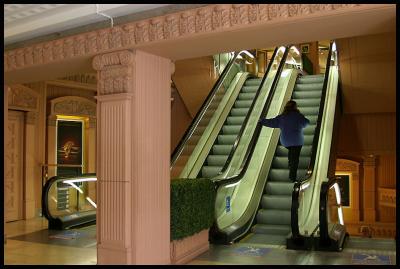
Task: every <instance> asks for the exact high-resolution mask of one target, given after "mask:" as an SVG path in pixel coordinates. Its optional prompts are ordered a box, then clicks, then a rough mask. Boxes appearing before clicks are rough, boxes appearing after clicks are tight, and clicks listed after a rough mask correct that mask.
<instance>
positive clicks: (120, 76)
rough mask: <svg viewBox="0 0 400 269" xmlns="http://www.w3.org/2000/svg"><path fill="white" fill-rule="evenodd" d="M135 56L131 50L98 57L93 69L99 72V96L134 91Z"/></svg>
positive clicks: (94, 61)
mask: <svg viewBox="0 0 400 269" xmlns="http://www.w3.org/2000/svg"><path fill="white" fill-rule="evenodd" d="M134 57H135V54H134V53H133V52H132V51H129V50H123V51H117V52H112V53H106V54H101V55H97V56H96V57H94V59H93V68H94V69H95V70H97V71H98V76H97V77H98V81H97V94H98V95H105V94H116V93H127V92H131V91H132V89H133V71H134V70H133V69H134V64H133V62H134Z"/></svg>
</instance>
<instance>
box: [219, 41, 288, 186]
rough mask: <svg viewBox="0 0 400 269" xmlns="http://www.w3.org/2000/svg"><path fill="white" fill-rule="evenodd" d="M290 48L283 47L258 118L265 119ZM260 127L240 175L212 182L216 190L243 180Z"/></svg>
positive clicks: (247, 152)
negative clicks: (282, 52) (283, 50)
mask: <svg viewBox="0 0 400 269" xmlns="http://www.w3.org/2000/svg"><path fill="white" fill-rule="evenodd" d="M290 47H291V46H286V47H285V52H284V54H283V57H282V59H281V62H280V63H279V67H278V69H277V72H276V74H275V78H274V80H273V82H272V85H271V90H270V91H269V93H268V97H267V100H266V102H265V105H264V108H263V110H262V112H261V115H260V118H262V117H264V118H265V117H266V116H267V113H268V111H269V108H270V106H271V103H272V98H273V96H274V94H275V90H276V88H277V85H278V81H279V78H280V76H281V73H282V70H283V67H284V65H285V62H286V58H287V56H288V54H289V49H290ZM262 127H263V126H262V125H261V124H257V127H256V129H255V130H254V133H253V136H252V138H251V140H250V143H249V146H248V147H247V150H246V155H245V157H244V159H243V161H242V166H243V168H242V169H241V171H240V173H239V174H238V175H235V176H232V177H229V178H224V179H220V180H218V181H214V183H215V185H216V189H218V188H220V187H221V186H223V185H228V184H235V183H237V182H239V181H240V180H241V179H242V178H243V176H244V175H245V174H246V171H247V168H248V166H249V164H250V160H251V156H252V155H253V153H254V149H255V147H256V144H257V143H256V142H257V141H258V138H259V136H260V133H261V128H262Z"/></svg>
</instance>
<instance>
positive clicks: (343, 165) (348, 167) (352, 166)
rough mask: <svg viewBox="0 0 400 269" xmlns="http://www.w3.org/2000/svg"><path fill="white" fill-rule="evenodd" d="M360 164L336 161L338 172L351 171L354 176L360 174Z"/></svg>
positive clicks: (344, 160) (345, 160) (342, 160)
mask: <svg viewBox="0 0 400 269" xmlns="http://www.w3.org/2000/svg"><path fill="white" fill-rule="evenodd" d="M359 166H360V164H359V163H358V162H355V161H351V160H347V159H337V160H336V171H343V172H344V171H349V172H352V173H353V176H354V175H355V174H356V175H358V174H359Z"/></svg>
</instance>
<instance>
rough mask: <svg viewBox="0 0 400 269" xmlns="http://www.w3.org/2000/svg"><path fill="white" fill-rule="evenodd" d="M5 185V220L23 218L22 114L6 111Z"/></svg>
mask: <svg viewBox="0 0 400 269" xmlns="http://www.w3.org/2000/svg"><path fill="white" fill-rule="evenodd" d="M6 137H7V142H6V147H7V152H6V154H7V155H6V178H5V180H6V183H5V205H4V206H5V219H6V221H15V220H20V219H22V218H23V203H22V201H23V157H24V156H23V146H24V140H23V137H24V113H23V112H18V111H12V110H9V111H8V126H7V136H6Z"/></svg>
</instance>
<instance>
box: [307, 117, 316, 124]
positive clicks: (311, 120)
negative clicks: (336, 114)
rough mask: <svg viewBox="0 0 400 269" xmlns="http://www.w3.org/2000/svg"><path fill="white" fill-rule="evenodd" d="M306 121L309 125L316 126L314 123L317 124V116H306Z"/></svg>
mask: <svg viewBox="0 0 400 269" xmlns="http://www.w3.org/2000/svg"><path fill="white" fill-rule="evenodd" d="M307 119H309V120H310V124H316V123H317V119H318V116H317V115H315V116H308V117H307Z"/></svg>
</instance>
